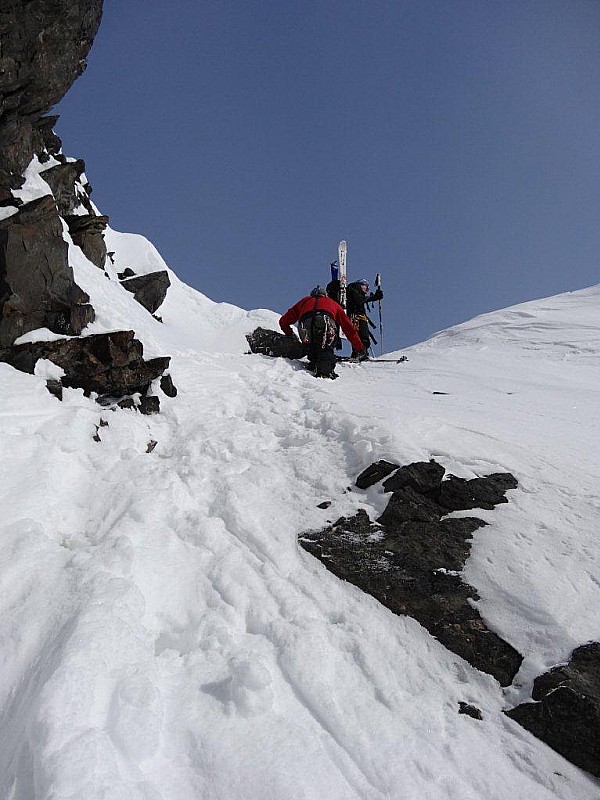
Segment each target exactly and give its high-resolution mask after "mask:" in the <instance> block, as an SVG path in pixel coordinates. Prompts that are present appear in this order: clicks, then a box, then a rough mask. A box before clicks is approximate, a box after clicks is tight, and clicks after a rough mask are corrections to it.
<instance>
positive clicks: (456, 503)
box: [435, 472, 518, 511]
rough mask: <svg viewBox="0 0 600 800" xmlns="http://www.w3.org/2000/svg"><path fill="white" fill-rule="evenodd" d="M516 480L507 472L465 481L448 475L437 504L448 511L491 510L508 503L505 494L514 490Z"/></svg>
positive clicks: (438, 495) (442, 484) (441, 486)
mask: <svg viewBox="0 0 600 800" xmlns="http://www.w3.org/2000/svg"><path fill="white" fill-rule="evenodd" d="M517 485H518V481H517V479H516V478H515V477H514V475H511V474H510V473H509V472H499V473H495V474H493V475H488V476H486V477H485V478H472V479H471V480H465V479H464V478H457V477H456V476H455V475H449V476H448V480H445V481H443V482H442V483H441V485H440V489H439V493H438V494H437V496H436V498H435V499H436V500H437V502H438V503H439V504H440V505H441V506H443V507H444V508H446V509H448V511H465V510H468V509H471V508H486V509H492V508H494V506H496V505H498V503H506V502H508V501H507V499H506V496H505V493H506V491H507V490H508V489H515V488H516V487H517Z"/></svg>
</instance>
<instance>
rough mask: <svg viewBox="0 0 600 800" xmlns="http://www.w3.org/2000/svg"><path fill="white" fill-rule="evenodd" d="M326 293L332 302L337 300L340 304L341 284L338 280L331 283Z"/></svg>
mask: <svg viewBox="0 0 600 800" xmlns="http://www.w3.org/2000/svg"><path fill="white" fill-rule="evenodd" d="M326 292H327V296H328V297H330V298H331V299H332V300H335V302H336V303H339V302H340V282H339V280H338V279H337V278H335V279H334V280H332V281H329V283H328V284H327V287H326Z"/></svg>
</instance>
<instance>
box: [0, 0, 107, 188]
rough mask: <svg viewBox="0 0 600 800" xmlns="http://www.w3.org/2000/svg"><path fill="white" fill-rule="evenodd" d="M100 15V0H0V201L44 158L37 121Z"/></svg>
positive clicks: (73, 71) (60, 90) (77, 69)
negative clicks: (39, 157) (36, 157)
mask: <svg viewBox="0 0 600 800" xmlns="http://www.w3.org/2000/svg"><path fill="white" fill-rule="evenodd" d="M101 16H102V0H53V2H48V0H27V1H26V2H25V0H5V1H4V2H3V3H2V6H1V7H0V31H1V33H2V49H1V50H0V199H2V198H4V197H6V196H9V195H10V189H11V188H12V189H14V188H18V187H19V186H21V185H22V183H23V177H22V176H23V172H24V170H25V167H26V166H27V165H28V164H29V162H30V161H31V159H32V157H33V155H34V154H36V153H40V154H45V153H46V152H47V147H48V143H49V139H50V141H51V137H49V131H50V130H51V127H52V124H53V123H52V122H48V121H44V119H43V116H44V114H46V113H47V112H48V111H49V109H50V108H51V107H52V106H53V105H55V104H56V103H58V101H59V100H60V99H61V98H62V97H63V96H64V94H65V92H66V91H67V89H68V88H69V87H70V86H71V84H72V83H73V81H74V80H75V79H76V78H77V76H78V75H81V73H82V72H83V71H84V69H85V66H86V62H85V59H86V57H87V54H88V52H89V49H90V47H91V44H92V41H93V39H94V36H95V34H96V31H97V29H98V25H99V23H100V18H101Z"/></svg>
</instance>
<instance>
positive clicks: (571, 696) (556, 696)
mask: <svg viewBox="0 0 600 800" xmlns="http://www.w3.org/2000/svg"><path fill="white" fill-rule="evenodd" d="M531 696H532V698H533V700H535V701H537V702H534V703H522V704H521V705H519V706H517V707H516V708H513V709H511V710H510V711H507V712H506V713H507V714H508V716H509V717H512V719H514V720H516V721H517V722H518V723H520V724H521V725H523V727H524V728H527V730H528V731H531V733H533V734H534V736H537V737H538V738H539V739H541V740H542V741H543V742H546V744H548V745H550V747H552V748H554V750H556V751H557V752H558V753H560V754H561V755H563V756H564V757H565V758H568V759H569V761H571V762H572V763H573V764H576V765H577V766H578V767H581V768H582V769H585V770H587V771H588V772H591V773H592V775H595V776H596V777H597V778H600V644H599V643H598V642H590V643H589V644H585V645H582V646H581V647H578V648H576V649H575V650H574V651H573V652H572V654H571V657H570V659H569V662H568V663H567V664H562V665H560V666H557V667H554V668H553V669H551V670H550V672H547V673H546V674H544V675H540V676H539V677H538V678H536V679H535V681H534V684H533V692H532V693H531Z"/></svg>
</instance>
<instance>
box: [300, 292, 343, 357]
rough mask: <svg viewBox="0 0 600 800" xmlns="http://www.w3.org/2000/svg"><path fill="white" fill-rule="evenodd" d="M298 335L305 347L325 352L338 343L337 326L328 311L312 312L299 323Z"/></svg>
mask: <svg viewBox="0 0 600 800" xmlns="http://www.w3.org/2000/svg"><path fill="white" fill-rule="evenodd" d="M315 307H316V303H315ZM298 335H299V336H300V341H301V342H302V344H303V345H307V346H309V345H310V346H313V347H318V348H319V349H320V350H324V349H325V348H326V347H331V346H332V345H333V344H334V342H335V341H336V339H337V336H338V330H337V324H336V322H335V320H334V319H333V317H331V316H330V315H329V314H328V313H327V312H326V311H311V312H309V313H308V314H305V315H304V316H303V317H302V319H301V320H300V321H299V323H298Z"/></svg>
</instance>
